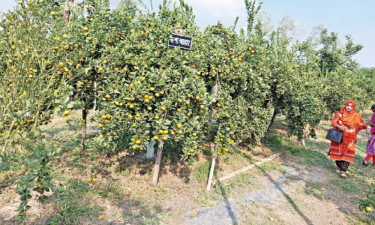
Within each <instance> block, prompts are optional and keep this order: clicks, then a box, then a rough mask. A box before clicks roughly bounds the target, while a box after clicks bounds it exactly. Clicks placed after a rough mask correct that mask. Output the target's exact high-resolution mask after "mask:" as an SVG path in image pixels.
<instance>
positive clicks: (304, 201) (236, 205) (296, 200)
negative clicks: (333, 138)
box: [185, 162, 360, 225]
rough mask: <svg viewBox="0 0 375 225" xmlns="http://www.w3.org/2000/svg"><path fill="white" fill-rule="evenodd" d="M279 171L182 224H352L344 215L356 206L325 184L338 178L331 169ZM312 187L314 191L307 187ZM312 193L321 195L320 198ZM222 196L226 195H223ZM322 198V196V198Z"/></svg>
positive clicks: (294, 167)
mask: <svg viewBox="0 0 375 225" xmlns="http://www.w3.org/2000/svg"><path fill="white" fill-rule="evenodd" d="M280 163H281V171H282V172H280V171H277V170H273V171H271V172H267V171H264V170H263V169H262V168H261V167H258V168H257V169H258V170H260V171H261V174H263V176H259V177H257V178H254V179H255V180H254V182H255V183H257V184H258V185H259V184H260V188H259V189H258V190H256V191H249V192H247V193H243V194H242V195H240V196H236V197H234V198H230V199H227V198H225V200H224V201H220V202H217V204H216V206H215V207H211V208H201V209H196V210H193V211H190V212H188V213H187V214H186V215H185V219H186V220H185V223H186V224H189V225H190V224H191V225H198V224H202V225H203V224H205V225H210V224H212V225H214V224H215V225H220V224H223V225H224V224H298V225H300V224H352V222H351V221H350V220H349V219H348V215H347V212H349V211H350V212H353V211H354V212H355V213H360V211H359V210H358V203H357V202H355V201H354V202H353V201H351V200H350V199H348V198H347V197H346V196H340V197H339V198H337V196H335V194H336V193H335V192H331V193H330V191H329V190H328V188H327V187H328V185H329V183H330V182H331V181H332V180H333V179H337V176H336V174H334V172H332V169H331V170H330V169H327V168H321V167H315V166H310V167H309V166H306V165H303V164H294V165H285V164H286V163H283V162H280ZM311 185H315V187H316V188H315V189H316V190H311V188H310V186H311ZM314 191H316V192H320V194H321V195H322V196H321V197H319V196H318V195H317V194H315V195H314V193H313V192H314ZM223 194H225V193H223ZM323 196H324V197H323Z"/></svg>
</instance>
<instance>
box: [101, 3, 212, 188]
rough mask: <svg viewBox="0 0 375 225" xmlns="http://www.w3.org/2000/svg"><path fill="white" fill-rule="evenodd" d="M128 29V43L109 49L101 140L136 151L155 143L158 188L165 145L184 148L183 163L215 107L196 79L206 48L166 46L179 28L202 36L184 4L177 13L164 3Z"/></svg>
mask: <svg viewBox="0 0 375 225" xmlns="http://www.w3.org/2000/svg"><path fill="white" fill-rule="evenodd" d="M127 16H128V18H130V19H133V17H132V15H127ZM128 26H129V27H128V28H125V29H123V32H124V33H123V35H124V36H125V37H126V38H124V39H123V40H119V41H118V43H116V45H113V46H107V48H106V51H107V52H108V53H106V54H108V58H109V62H110V63H109V64H107V66H106V67H105V70H108V71H111V73H108V77H106V79H105V83H106V86H105V87H103V89H102V90H100V91H99V96H100V98H99V107H100V111H99V113H100V115H101V120H100V121H99V128H100V132H101V135H100V137H101V138H102V139H103V141H104V143H108V144H110V145H112V144H113V143H118V144H120V145H119V147H123V145H122V143H127V142H129V145H130V147H131V149H132V150H133V151H143V150H144V149H145V147H146V145H147V144H148V143H149V142H150V140H152V139H153V140H156V141H157V143H158V144H157V145H158V152H157V162H156V166H155V172H154V175H155V177H154V180H153V184H154V185H155V184H156V181H157V174H158V170H159V165H160V160H161V155H162V151H163V147H164V144H168V145H171V146H176V147H179V149H181V150H182V155H183V158H185V157H186V156H188V155H192V154H193V155H195V154H196V152H197V151H198V149H199V148H198V146H200V141H201V140H202V138H201V137H202V135H203V129H202V128H203V126H202V125H203V124H202V121H207V119H206V117H207V115H208V114H207V112H208V108H209V103H210V99H209V94H208V92H207V90H206V88H205V83H204V80H203V79H201V78H200V77H199V76H198V75H197V74H198V71H199V68H200V67H201V65H200V61H201V60H202V58H203V54H201V53H200V52H204V51H205V48H206V47H205V46H204V44H203V43H199V42H195V40H194V45H193V48H192V50H191V51H188V50H182V49H180V48H168V47H167V45H166V43H167V41H168V39H169V38H170V34H171V33H173V32H175V30H176V29H178V28H181V29H183V30H184V34H185V35H188V36H189V35H191V36H194V37H195V34H197V33H198V32H199V29H198V27H197V26H196V25H195V24H194V20H193V14H192V9H191V8H190V7H189V6H187V5H185V4H184V3H183V2H181V3H180V5H179V6H178V7H175V8H173V9H169V8H168V7H167V6H166V2H164V5H161V6H160V11H159V15H156V14H155V13H143V14H140V15H139V16H138V17H137V19H136V20H132V23H129V24H128ZM106 96H109V97H106ZM109 118H110V119H109ZM127 137H130V138H129V139H126V138H127Z"/></svg>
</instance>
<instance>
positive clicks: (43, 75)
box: [0, 0, 374, 214]
mask: <svg viewBox="0 0 375 225" xmlns="http://www.w3.org/2000/svg"><path fill="white" fill-rule="evenodd" d="M73 2H74V1H73ZM245 3H246V10H247V14H248V26H247V29H246V32H245V31H244V30H242V31H241V32H238V33H237V32H236V31H235V30H236V28H235V26H236V24H234V25H233V26H231V27H225V26H224V25H222V24H221V23H217V24H216V25H213V26H208V27H206V28H204V29H202V28H200V27H198V26H197V24H196V23H195V21H194V14H193V10H192V8H191V7H190V6H188V5H187V4H186V3H185V2H184V1H180V2H179V4H176V5H171V4H170V2H167V1H164V3H163V4H161V5H160V6H159V10H158V11H157V12H152V11H147V12H145V11H143V10H140V9H138V8H137V5H133V4H130V5H127V6H124V7H122V8H118V9H113V10H111V9H110V8H109V1H108V0H104V1H103V0H91V1H87V0H83V1H79V2H76V3H74V4H73V5H70V4H69V3H68V1H67V2H66V3H65V2H64V1H56V0H29V1H18V5H17V6H16V7H15V8H14V10H12V11H10V12H8V13H6V14H5V15H4V18H3V20H2V21H1V23H0V27H1V28H2V30H1V31H0V80H1V83H0V115H1V117H0V134H1V136H0V143H1V146H2V147H3V151H2V155H3V156H5V157H6V154H7V150H8V149H11V148H14V149H17V151H19V152H21V153H22V154H27V155H28V157H30V162H31V163H30V165H29V166H30V168H29V170H28V171H29V173H28V174H27V175H26V176H25V177H23V178H22V180H21V183H20V186H19V188H18V190H17V191H18V192H19V193H20V194H21V196H22V198H21V199H22V200H23V203H22V204H21V206H20V212H21V214H22V213H24V212H26V210H27V209H28V206H27V200H28V199H30V198H31V195H32V192H31V190H34V191H37V192H39V193H40V194H43V193H44V192H48V191H50V190H51V189H53V184H52V183H51V182H50V180H51V178H50V177H49V169H48V168H49V167H48V159H49V157H50V156H51V155H53V151H54V146H49V145H48V144H47V143H46V141H45V135H46V134H45V133H44V132H43V130H42V129H41V128H42V127H43V126H45V125H46V124H48V123H49V122H51V119H52V118H56V117H63V118H64V120H65V121H66V125H67V126H71V125H72V124H76V125H79V126H81V127H82V141H81V145H82V148H81V151H82V153H84V151H85V143H86V141H85V139H86V123H87V120H88V111H89V110H92V109H95V114H94V115H93V120H95V121H96V122H97V126H98V130H99V132H98V135H97V137H96V138H95V140H96V141H97V142H98V143H101V145H102V146H104V148H105V149H106V151H107V152H108V154H116V153H118V152H120V151H129V152H132V153H133V154H144V153H145V152H146V146H147V145H148V144H149V143H150V141H152V140H154V141H155V142H156V147H157V149H158V151H157V162H156V165H158V166H159V165H160V158H161V157H162V154H163V147H164V146H169V147H171V148H173V149H174V150H175V151H176V153H177V154H178V155H180V156H181V158H182V159H184V160H192V161H194V158H195V157H196V156H197V154H202V151H203V150H204V149H203V147H202V146H203V145H202V144H203V143H204V142H207V141H209V140H211V139H212V133H214V136H215V140H213V141H214V142H215V143H217V144H218V154H219V155H222V154H230V153H231V152H232V151H236V146H237V145H238V144H246V145H249V146H252V145H255V144H257V143H259V142H260V141H261V140H262V139H263V138H265V136H266V134H267V130H268V128H269V127H270V126H271V125H272V122H273V120H274V118H275V116H276V115H278V114H282V115H285V116H286V122H287V123H288V126H289V128H290V129H289V131H290V135H296V136H298V138H300V139H301V138H306V137H308V136H312V137H315V132H314V129H315V127H316V126H317V125H318V124H319V122H320V120H321V119H322V118H323V117H324V116H326V115H330V114H331V113H333V112H336V111H337V110H338V109H339V108H340V107H341V106H342V105H343V103H344V102H345V100H347V99H354V100H356V101H357V102H358V103H359V104H358V105H359V106H358V108H357V109H361V108H364V107H367V104H368V102H369V99H370V96H371V93H372V90H371V89H369V88H368V87H369V86H371V84H373V82H374V81H373V80H372V79H371V71H370V72H368V71H359V70H358V69H357V65H356V63H355V61H353V60H352V56H353V55H354V54H356V53H357V52H358V51H359V50H360V49H361V48H362V46H361V45H355V44H354V43H353V42H352V40H351V39H350V37H347V41H346V44H345V46H344V47H343V48H339V47H338V42H337V34H335V33H331V34H328V32H327V31H326V30H324V31H322V33H321V36H320V41H321V43H322V44H323V48H321V49H318V50H317V49H314V48H313V47H312V44H311V43H310V42H309V41H304V42H296V43H291V42H290V41H288V39H287V38H285V37H284V36H283V33H282V29H276V30H274V31H272V32H269V33H265V32H264V31H263V26H264V24H263V23H262V21H260V20H256V18H257V13H258V11H259V9H260V7H261V4H257V3H256V2H255V1H249V0H245ZM178 30H182V32H183V35H186V36H190V37H193V39H194V41H193V45H192V48H191V50H184V49H181V48H172V47H168V45H167V42H168V40H169V39H170V38H171V34H175V33H177V32H178ZM364 81H366V82H364ZM214 89H215V90H216V91H213V90H214ZM73 110H80V111H81V112H82V119H80V120H79V121H76V120H72V119H71V118H70V114H71V112H72V111H73ZM219 124H220V130H218V127H219ZM306 129H309V131H308V132H306ZM216 132H218V133H216ZM249 149H251V148H249ZM158 160H159V162H158ZM155 173H156V174H157V173H158V169H157V168H156V169H155ZM156 181H157V175H156V177H154V184H156ZM41 196H43V195H41ZM41 198H43V197H41Z"/></svg>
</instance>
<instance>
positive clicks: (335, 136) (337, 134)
mask: <svg viewBox="0 0 375 225" xmlns="http://www.w3.org/2000/svg"><path fill="white" fill-rule="evenodd" d="M326 139H328V140H330V141H334V142H337V143H342V132H341V131H338V130H335V129H329V130H328V133H327V135H326Z"/></svg>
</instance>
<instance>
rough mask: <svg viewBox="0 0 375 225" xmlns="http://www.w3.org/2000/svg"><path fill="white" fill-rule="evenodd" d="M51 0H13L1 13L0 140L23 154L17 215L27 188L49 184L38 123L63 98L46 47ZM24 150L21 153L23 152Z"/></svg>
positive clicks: (24, 203)
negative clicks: (14, 3) (23, 172)
mask: <svg viewBox="0 0 375 225" xmlns="http://www.w3.org/2000/svg"><path fill="white" fill-rule="evenodd" d="M56 7H57V6H56V5H55V4H54V1H28V2H23V1H19V2H18V6H17V7H15V9H14V10H13V11H11V12H8V13H6V14H5V19H4V20H2V21H1V23H0V26H1V28H2V31H0V42H1V44H0V52H1V53H0V58H1V61H0V71H1V73H0V74H1V75H0V79H1V82H0V96H1V97H0V105H1V110H0V114H1V117H0V133H1V139H0V143H1V144H2V146H3V153H4V154H3V155H4V156H6V155H7V151H6V150H7V146H9V144H10V145H11V147H12V148H13V149H14V150H15V151H17V153H24V154H27V155H28V156H29V157H28V158H29V160H28V165H27V166H28V168H27V172H28V173H27V175H25V176H24V177H23V178H22V179H21V182H20V185H19V187H18V188H17V191H18V193H19V194H20V195H21V201H22V202H21V205H20V208H19V211H20V216H21V219H24V218H25V213H26V210H27V209H28V208H29V206H28V205H27V200H28V199H30V198H31V196H32V192H31V191H30V190H31V189H33V190H35V191H37V192H39V194H40V196H39V197H40V199H41V200H43V199H44V197H43V193H44V192H45V191H49V190H50V188H52V184H51V182H50V179H51V178H50V175H49V168H48V162H49V157H50V154H51V150H50V148H45V146H44V144H43V140H44V133H43V130H42V129H40V128H41V125H45V124H47V123H48V122H49V121H50V119H51V117H52V116H53V114H54V111H55V108H56V107H59V105H60V102H64V101H68V98H67V96H68V92H69V90H67V89H66V88H65V84H66V81H67V78H66V76H65V74H64V73H59V68H58V67H56V66H55V65H54V61H55V60H57V57H56V56H55V55H54V54H53V52H52V49H51V46H55V45H57V40H56V39H55V38H54V37H53V36H52V35H51V32H52V29H53V25H52V17H53V16H54V14H56V13H55V11H56ZM25 150H26V151H25Z"/></svg>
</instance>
